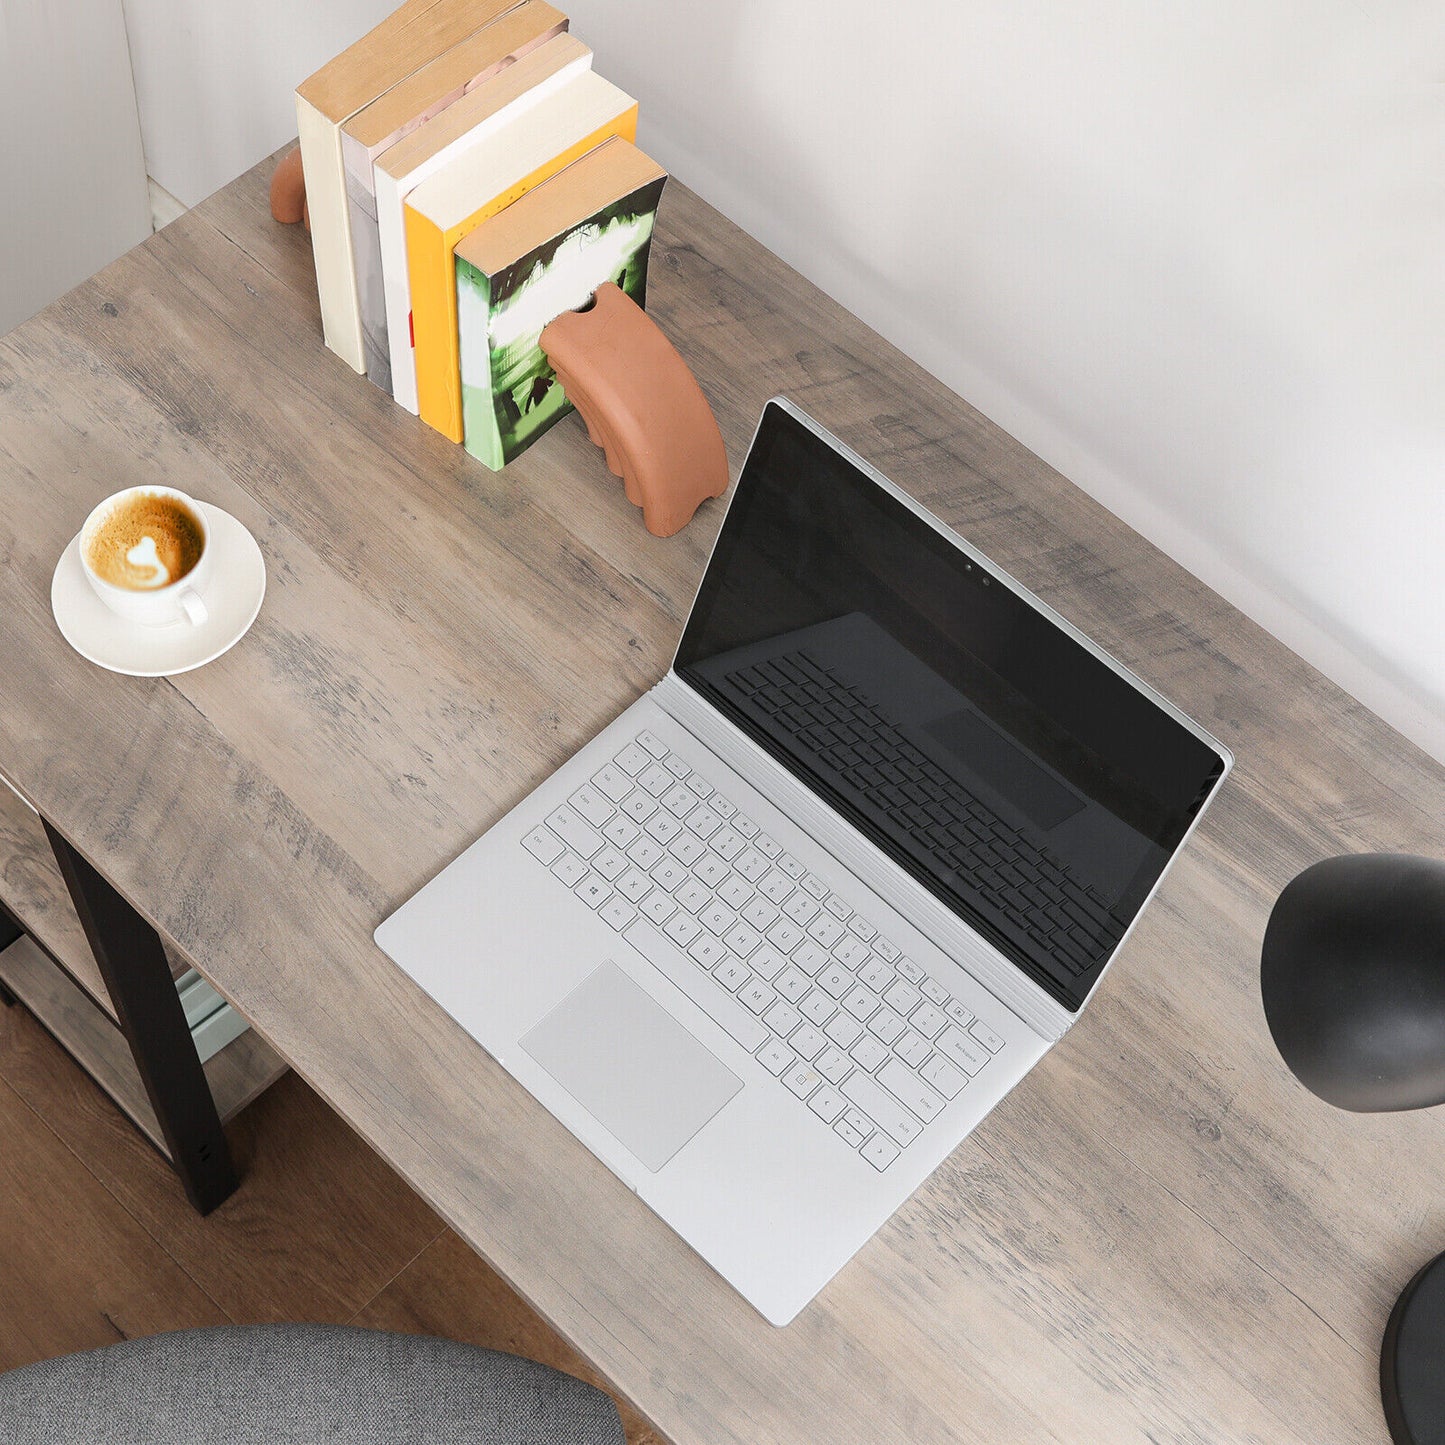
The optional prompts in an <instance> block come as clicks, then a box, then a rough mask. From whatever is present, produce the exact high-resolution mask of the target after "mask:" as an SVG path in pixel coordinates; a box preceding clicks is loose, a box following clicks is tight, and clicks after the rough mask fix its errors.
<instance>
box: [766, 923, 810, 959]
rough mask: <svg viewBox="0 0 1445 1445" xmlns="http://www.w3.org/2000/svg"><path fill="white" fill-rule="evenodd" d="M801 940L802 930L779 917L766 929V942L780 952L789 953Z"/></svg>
mask: <svg viewBox="0 0 1445 1445" xmlns="http://www.w3.org/2000/svg"><path fill="white" fill-rule="evenodd" d="M802 941H803V930H802V929H801V928H796V927H794V925H793V924H791V923H789V922H788V920H787V919H786V918H780V919H778V921H777V922H776V923H775V924H773V926H772V927H771V928H770V929H768V942H769V943H771V944H772V945H773V947H774V948H776V949H777V950H778V951H779V952H780V953H791V952H792V951H793V950H794V949H795V948H796V947H797V946H798V945H799V944H800V943H801V942H802Z"/></svg>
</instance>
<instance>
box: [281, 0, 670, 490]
mask: <svg viewBox="0 0 1445 1445" xmlns="http://www.w3.org/2000/svg"><path fill="white" fill-rule="evenodd" d="M296 119H297V128H298V131H299V133H300V137H301V163H302V169H303V171H304V173H305V177H306V201H307V206H308V208H309V211H310V219H311V244H312V250H313V254H314V256H315V261H316V286H317V291H318V293H319V295H320V300H321V322H322V328H323V331H324V334H325V337H326V344H327V346H329V347H330V348H331V350H332V351H334V352H335V353H336V354H337V355H338V356H340V357H341V358H342V359H343V360H344V361H346V362H347V363H348V364H349V365H350V366H351V367H352V368H353V369H354V370H356V371H358V372H364V373H365V374H366V376H367V377H368V378H369V379H370V380H371V381H373V382H374V383H375V384H376V385H377V386H379V387H381V388H383V389H384V390H386V391H388V392H389V393H390V394H391V395H392V396H393V397H394V398H395V399H396V401H397V402H398V403H400V405H402V406H404V407H406V408H407V410H408V411H410V412H412V413H414V414H416V415H419V416H420V417H421V418H422V420H423V421H425V422H427V423H429V424H430V425H431V426H433V427H435V428H436V429H437V430H438V431H439V432H442V433H443V434H444V435H446V436H448V437H450V438H451V439H452V440H453V441H457V442H461V443H463V444H464V445H465V446H466V448H467V450H468V451H469V452H471V453H472V454H473V455H474V456H476V457H478V458H479V459H480V460H482V461H483V462H485V463H486V464H487V465H488V466H490V467H494V468H498V467H501V466H503V465H505V464H506V463H507V462H509V461H510V460H511V459H512V458H513V457H515V456H516V455H517V454H518V453H519V452H520V451H522V450H523V449H524V448H526V447H527V446H529V445H530V444H531V443H532V442H533V441H534V440H535V439H536V438H537V437H538V436H540V435H541V434H542V432H544V431H546V429H547V428H548V427H549V426H551V425H552V423H553V422H555V421H556V420H557V419H558V417H560V416H562V415H563V414H564V413H565V412H566V411H568V410H569V409H570V406H569V403H568V401H567V399H566V397H565V395H564V394H563V391H562V388H561V386H560V385H559V384H558V382H557V378H556V376H555V375H554V374H553V372H552V370H551V368H550V367H549V366H548V364H547V359H546V357H545V356H544V355H543V353H542V350H541V347H540V345H539V341H538V338H539V337H540V335H541V332H542V328H543V327H544V326H546V325H547V323H548V322H549V321H551V320H553V319H554V318H555V317H557V316H559V315H561V313H562V312H564V311H570V310H575V309H577V308H579V307H581V306H585V305H586V304H587V302H588V301H589V300H590V298H591V296H592V294H593V292H594V291H595V290H596V288H597V287H598V286H599V285H600V284H601V283H602V282H604V281H615V282H616V283H617V284H618V285H619V286H621V287H622V289H623V290H624V291H626V292H627V293H628V295H630V296H631V297H632V298H633V299H634V300H635V301H636V302H637V303H638V304H639V305H644V304H645V302H646V287H647V260H648V249H649V245H650V243H651V240H652V229H653V223H654V220H655V218H656V214H657V205H658V201H659V200H660V198H661V195H662V188H663V184H664V182H665V180H666V178H667V177H666V173H665V172H664V171H663V170H662V168H661V167H660V166H658V165H657V164H656V163H655V162H653V161H652V160H650V159H649V158H648V157H647V156H645V155H643V154H642V152H641V151H639V150H638V149H637V148H636V147H635V146H634V145H633V143H632V142H633V141H634V140H635V139H636V134H637V102H636V101H634V100H633V99H632V98H631V97H630V96H628V95H625V94H624V93H623V92H622V91H621V90H619V89H618V88H617V87H616V86H615V85H612V84H611V83H610V82H608V81H606V80H604V79H603V78H602V77H601V76H600V75H598V74H597V73H596V72H595V71H594V70H593V69H592V52H591V51H590V50H589V49H588V48H587V46H585V45H584V44H582V42H581V41H580V40H578V39H577V38H576V37H575V36H574V35H572V34H570V33H569V32H568V29H567V17H566V16H565V15H563V14H562V13H561V12H560V11H558V10H556V9H554V8H553V7H552V6H551V5H549V4H547V3H546V0H407V3H406V4H404V5H403V6H402V7H401V8H400V9H399V10H397V11H396V12H395V13H394V14H393V15H391V16H389V17H388V18H387V19H385V20H383V21H382V23H381V24H380V25H378V26H377V27H376V28H375V29H374V30H372V31H371V32H370V33H369V34H367V35H364V36H363V37H362V38H361V39H360V40H358V41H357V42H356V44H355V45H353V46H351V48H350V49H348V50H346V51H343V52H342V54H340V55H338V56H337V57H336V59H334V60H333V61H331V62H330V63H329V64H328V65H326V66H324V67H323V68H322V69H321V70H319V71H317V72H316V74H315V75H313V76H312V77H311V78H310V79H309V80H308V81H306V83H305V84H304V85H302V86H301V87H300V89H298V90H297V92H296Z"/></svg>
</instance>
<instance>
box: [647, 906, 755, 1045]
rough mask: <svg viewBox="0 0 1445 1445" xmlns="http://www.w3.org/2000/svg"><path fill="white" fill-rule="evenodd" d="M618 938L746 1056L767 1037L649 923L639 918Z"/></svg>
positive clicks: (752, 1019)
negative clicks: (730, 1038)
mask: <svg viewBox="0 0 1445 1445" xmlns="http://www.w3.org/2000/svg"><path fill="white" fill-rule="evenodd" d="M622 936H623V937H624V938H625V939H626V940H627V941H628V942H629V943H630V944H631V945H632V946H633V947H634V948H635V949H636V950H637V951H638V952H639V953H640V954H641V955H642V956H643V957H644V958H645V959H646V960H647V961H648V962H649V963H650V964H652V965H653V967H654V968H656V969H657V970H658V972H660V973H661V974H662V975H663V976H664V977H665V978H666V979H667V980H668V982H669V983H672V984H675V985H676V986H677V987H678V988H680V989H681V990H682V991H683V993H685V994H686V995H687V996H688V998H690V999H691V1000H692V1001H693V1002H694V1003H695V1004H696V1005H697V1006H698V1007H699V1008H700V1009H701V1010H702V1011H703V1012H704V1013H705V1014H706V1015H707V1016H708V1017H709V1018H710V1019H711V1020H712V1021H713V1022H714V1023H715V1024H716V1025H717V1026H718V1027H719V1028H720V1029H721V1030H722V1031H723V1032H724V1033H725V1034H730V1035H731V1036H732V1037H733V1038H734V1039H736V1040H737V1042H738V1043H740V1044H741V1045H742V1046H743V1048H745V1049H746V1050H747V1051H748V1052H749V1053H752V1051H753V1050H754V1049H756V1048H757V1046H758V1045H759V1044H760V1043H762V1041H763V1040H764V1039H766V1038H768V1037H770V1035H769V1032H768V1029H767V1026H766V1025H765V1024H760V1023H759V1022H758V1021H757V1019H755V1018H754V1017H753V1016H752V1014H750V1013H749V1012H748V1011H747V1010H746V1009H745V1008H744V1007H743V1006H742V1004H740V1003H738V1002H737V1000H736V999H734V998H733V997H732V996H731V995H730V994H725V993H723V991H722V990H721V989H720V988H719V987H718V985H717V984H716V983H714V982H713V979H712V975H711V974H707V973H704V972H703V971H702V970H701V969H700V968H698V966H697V965H696V964H694V963H690V962H689V961H688V960H687V959H686V958H684V957H683V956H682V954H681V953H679V952H678V950H677V949H676V948H674V947H673V946H672V944H671V943H670V942H669V941H668V940H667V939H666V938H664V937H663V936H662V934H660V933H659V932H658V931H657V930H656V929H655V928H653V927H652V925H651V924H648V923H644V922H643V921H642V920H641V919H640V918H639V919H638V920H637V921H636V922H635V923H633V925H632V926H631V927H630V928H628V929H626V930H625V931H624V932H623V935H622Z"/></svg>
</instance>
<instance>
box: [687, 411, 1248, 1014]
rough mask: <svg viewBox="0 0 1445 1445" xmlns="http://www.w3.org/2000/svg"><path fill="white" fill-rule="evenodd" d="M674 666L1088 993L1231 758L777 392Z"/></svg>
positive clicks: (974, 920) (970, 912)
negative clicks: (865, 468)
mask: <svg viewBox="0 0 1445 1445" xmlns="http://www.w3.org/2000/svg"><path fill="white" fill-rule="evenodd" d="M675 670H676V672H677V673H678V675H679V676H680V677H681V678H682V679H683V680H684V681H686V682H687V683H688V684H689V685H691V686H692V687H694V688H695V689H697V690H698V691H699V692H701V693H702V694H703V695H704V696H705V697H707V698H708V700H709V701H711V702H712V703H713V704H714V706H716V707H717V708H719V709H720V710H721V711H722V712H723V713H724V714H725V715H727V716H728V717H729V718H730V719H731V720H732V721H733V722H734V723H736V724H737V726H739V727H741V728H742V729H743V730H744V731H745V732H746V733H747V734H748V735H749V736H750V737H752V738H753V739H755V740H756V741H757V742H758V743H759V744H760V745H761V746H762V747H764V748H765V749H767V750H768V752H770V753H771V754H772V755H773V756H774V757H775V758H777V759H778V760H779V761H780V762H781V763H782V764H783V765H784V766H785V767H787V768H788V769H789V771H790V772H792V773H793V775H794V776H795V777H797V778H798V779H799V780H800V781H802V782H803V783H804V784H806V785H807V786H808V787H809V788H810V789H812V791H814V792H815V793H817V794H819V795H820V796H822V797H823V798H825V799H826V800H827V801H828V803H829V804H830V805H832V806H833V807H834V808H835V809H836V810H837V811H838V812H840V813H842V814H843V815H844V816H845V817H846V818H847V819H848V820H849V821H850V822H851V823H852V824H853V825H854V826H855V827H857V828H858V829H859V830H860V831H862V832H863V833H864V834H865V835H866V836H867V837H869V838H870V839H871V840H872V841H873V842H874V843H875V844H876V845H877V846H879V847H881V848H882V849H884V850H885V851H886V852H887V853H888V854H889V855H890V856H891V857H892V858H893V859H894V861H896V862H897V863H899V864H900V865H901V866H902V867H903V868H905V869H906V870H907V871H908V872H909V873H910V874H912V875H913V877H914V878H916V879H917V880H918V881H919V882H920V883H921V884H923V885H924V886H925V887H926V888H928V889H929V890H930V892H932V893H933V894H934V896H935V897H937V898H938V899H939V900H940V901H941V902H943V903H944V904H945V905H946V906H947V907H948V908H950V909H952V910H953V911H954V912H955V913H956V914H958V915H959V916H960V917H961V918H963V919H964V920H965V921H967V922H968V923H969V924H970V925H972V926H973V927H975V928H976V929H977V930H978V931H979V932H981V933H982V934H983V935H984V936H985V937H987V938H988V939H989V940H990V941H991V942H993V943H994V944H995V946H996V947H998V948H999V949H1000V950H1001V951H1002V952H1003V953H1004V954H1005V955H1006V956H1007V957H1009V958H1010V959H1011V960H1012V961H1013V962H1014V963H1015V964H1016V965H1017V966H1018V967H1019V968H1021V969H1023V970H1024V971H1025V972H1026V973H1027V974H1028V975H1029V976H1030V977H1032V978H1034V979H1035V980H1036V981H1037V982H1038V983H1039V984H1040V985H1041V986H1042V987H1043V988H1045V989H1046V990H1047V991H1048V992H1049V993H1050V994H1051V995H1053V997H1055V998H1057V999H1058V1000H1059V1001H1060V1002H1062V1003H1063V1004H1065V1005H1066V1006H1067V1007H1069V1008H1071V1009H1077V1008H1079V1007H1080V1005H1081V1004H1082V1003H1083V1001H1084V999H1085V997H1086V996H1087V994H1088V991H1089V988H1090V987H1091V985H1092V983H1093V982H1094V980H1095V979H1096V978H1097V976H1098V973H1099V970H1100V969H1102V968H1103V966H1104V964H1105V963H1106V962H1107V961H1108V959H1109V956H1110V954H1111V953H1112V952H1113V950H1114V947H1115V946H1116V945H1117V943H1118V941H1119V938H1120V937H1121V935H1122V934H1123V932H1124V930H1125V929H1126V928H1127V927H1128V925H1129V923H1130V921H1131V920H1132V919H1133V917H1134V915H1135V913H1136V912H1137V911H1138V909H1139V908H1140V906H1141V905H1142V904H1143V902H1144V900H1145V898H1146V897H1147V896H1148V894H1149V892H1150V890H1151V889H1152V887H1153V886H1154V883H1155V882H1156V881H1157V879H1158V877H1159V875H1160V873H1161V872H1162V871H1163V869H1164V867H1165V865H1166V864H1167V863H1168V861H1169V859H1170V857H1171V855H1172V853H1173V851H1174V849H1175V848H1176V847H1177V846H1178V844H1179V841H1180V839H1181V838H1182V837H1183V836H1184V833H1185V832H1186V830H1187V829H1188V827H1189V825H1190V823H1191V821H1192V820H1193V818H1194V816H1195V815H1196V814H1197V812H1198V811H1199V809H1200V807H1201V806H1202V805H1203V803H1204V801H1205V799H1206V798H1207V797H1208V795H1209V793H1210V791H1211V789H1212V788H1213V786H1214V784H1215V783H1216V782H1217V781H1218V779H1219V778H1220V777H1221V776H1222V774H1223V771H1224V760H1223V758H1222V757H1221V756H1220V755H1219V753H1218V752H1217V751H1216V750H1215V749H1214V748H1212V747H1210V746H1209V745H1208V744H1207V743H1205V742H1204V741H1202V740H1201V739H1200V738H1199V737H1198V736H1196V734H1195V733H1193V732H1192V731H1190V729H1189V728H1187V727H1185V726H1184V725H1183V724H1181V723H1180V722H1179V721H1178V720H1177V719H1176V718H1175V717H1173V716H1171V715H1170V713H1168V712H1167V711H1165V710H1164V709H1163V708H1161V707H1160V706H1159V705H1158V703H1157V702H1156V701H1154V700H1153V699H1152V698H1151V697H1149V696H1148V695H1147V694H1146V693H1144V692H1142V691H1141V690H1140V689H1139V688H1138V687H1137V686H1135V685H1134V684H1133V683H1131V682H1130V681H1129V680H1128V679H1126V678H1124V677H1121V676H1120V675H1119V673H1118V672H1116V671H1115V670H1114V669H1113V668H1112V667H1111V666H1110V665H1109V664H1108V663H1106V662H1105V661H1103V659H1102V658H1101V657H1099V656H1097V655H1096V654H1095V653H1094V652H1092V651H1091V650H1090V649H1089V648H1088V647H1087V646H1085V645H1083V644H1082V643H1080V642H1079V641H1078V640H1077V639H1076V638H1075V637H1073V636H1071V635H1070V634H1069V633H1068V632H1066V631H1065V630H1064V629H1062V628H1061V627H1059V626H1058V624H1057V623H1056V622H1054V621H1053V620H1052V619H1051V618H1049V617H1048V616H1047V615H1046V614H1045V613H1043V612H1042V611H1040V610H1039V608H1038V607H1037V606H1036V605H1035V604H1034V603H1032V602H1031V601H1030V600H1028V599H1027V598H1025V597H1023V596H1021V595H1019V593H1018V592H1017V591H1016V590H1015V588H1014V586H1013V585H1012V584H1010V583H1009V582H1008V581H1007V580H1006V579H1005V578H1004V576H1003V574H1002V573H1000V572H998V571H996V570H995V569H993V568H992V567H991V566H990V565H989V564H988V563H986V562H985V561H983V560H982V559H980V558H978V557H977V556H976V555H973V554H970V553H967V552H965V551H963V550H961V549H960V548H959V547H958V546H956V545H954V544H953V542H952V541H950V540H949V539H948V538H947V537H945V536H942V535H940V534H939V532H938V531H937V530H935V528H934V527H933V526H931V525H929V523H928V522H926V521H925V520H924V519H923V518H921V517H920V516H918V515H917V514H916V513H915V512H914V511H913V510H911V509H910V508H909V507H908V506H906V505H904V504H903V503H902V502H901V501H899V500H898V498H897V497H895V496H894V495H893V494H892V493H890V492H889V491H887V490H886V489H884V488H883V487H880V486H879V485H877V483H876V482H875V481H873V480H872V479H871V478H870V477H869V476H868V475H867V474H866V473H865V472H863V471H862V470H861V469H860V468H859V467H858V466H857V465H856V464H855V463H854V462H852V461H851V460H850V459H849V458H847V457H845V456H844V455H842V454H841V453H840V452H838V451H837V450H836V449H835V447H834V445H833V444H831V443H830V441H829V440H828V439H826V438H825V437H822V436H819V435H818V434H817V433H816V432H814V431H813V430H812V429H811V428H810V427H808V426H806V425H805V424H803V423H802V422H800V421H799V420H798V419H797V418H796V417H794V416H793V415H792V414H791V413H790V412H788V411H787V410H785V409H784V408H783V407H781V406H778V405H777V404H776V403H770V404H769V406H768V407H767V409H766V411H765V412H764V414H763V419H762V422H761V423H760V426H759V429H758V433H757V436H756V438H755V440H754V443H753V447H752V450H751V451H750V452H749V454H748V458H747V462H746V463H745V465H744V467H743V471H742V475H741V477H740V478H739V481H738V486H737V491H736V494H735V496H734V498H733V502H732V505H731V507H730V508H729V510H728V514H727V518H726V520H725V522H724V524H723V528H722V532H721V534H720V536H719V538H718V542H717V547H716V550H715V551H714V554H713V557H712V560H711V562H710V564H709V566H708V569H707V574H706V576H705V577H704V578H703V583H702V587H701V590H700V591H699V593H698V597H697V601H696V603H695V605H694V607H693V611H692V615H691V617H690V618H689V620H688V624H687V629H686V631H685V632H684V634H683V638H682V642H681V644H680V646H679V649H678V655H677V660H676V663H675Z"/></svg>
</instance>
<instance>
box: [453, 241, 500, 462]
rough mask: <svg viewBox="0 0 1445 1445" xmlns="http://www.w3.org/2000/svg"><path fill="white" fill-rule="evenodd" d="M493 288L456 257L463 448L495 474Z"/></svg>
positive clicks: (497, 443)
mask: <svg viewBox="0 0 1445 1445" xmlns="http://www.w3.org/2000/svg"><path fill="white" fill-rule="evenodd" d="M491 326H492V286H491V280H490V278H488V277H487V275H486V274H485V273H484V272H482V271H479V270H478V269H477V268H476V267H475V266H473V265H472V264H471V263H470V262H469V261H464V260H463V259H462V258H461V257H460V256H458V257H457V335H458V337H459V339H460V345H461V378H462V445H463V446H464V447H466V449H467V450H468V451H469V452H470V453H471V454H472V455H473V456H474V457H476V459H477V460H478V461H479V462H482V463H483V464H484V465H486V466H489V467H490V468H491V469H492V470H493V471H494V472H499V471H501V469H502V466H503V464H504V462H505V461H506V458H505V457H504V456H503V455H502V437H501V432H500V430H499V428H498V426H497V403H498V397H497V393H496V386H495V380H494V377H493V374H492V345H491Z"/></svg>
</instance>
